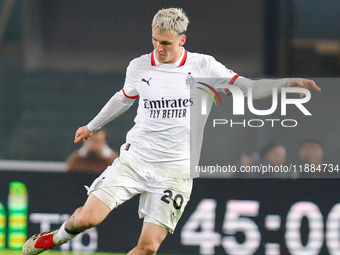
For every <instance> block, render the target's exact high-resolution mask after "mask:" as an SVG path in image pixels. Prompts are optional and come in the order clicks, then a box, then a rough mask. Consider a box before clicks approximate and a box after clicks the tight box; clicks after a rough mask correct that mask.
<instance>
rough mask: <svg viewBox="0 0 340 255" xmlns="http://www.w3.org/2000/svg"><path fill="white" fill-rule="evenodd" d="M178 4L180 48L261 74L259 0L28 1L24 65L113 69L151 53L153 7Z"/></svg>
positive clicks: (76, 68)
mask: <svg viewBox="0 0 340 255" xmlns="http://www.w3.org/2000/svg"><path fill="white" fill-rule="evenodd" d="M165 7H182V8H183V9H184V10H185V11H186V13H187V15H188V17H189V19H190V21H191V23H190V25H189V29H188V33H187V35H188V40H187V43H186V45H185V47H186V48H187V49H188V50H189V51H192V52H200V53H206V54H210V55H213V56H215V57H216V58H217V59H218V60H219V61H221V62H222V63H224V64H225V65H226V66H228V67H229V68H232V69H234V70H235V71H237V72H239V73H242V74H243V75H248V76H249V75H251V76H260V75H262V74H263V68H264V64H263V58H264V46H263V45H264V10H263V8H264V4H263V1H260V0H257V1H247V0H242V1H225V0H217V1H213V2H211V1H179V0H176V1H174V0H172V1H167V2H160V1H156V0H143V1H134V2H133V3H131V2H126V1H117V0H114V1H111V0H104V1H100V3H98V2H97V1H91V0H73V1H67V0H62V1H60V0H51V1H43V0H32V1H28V2H27V6H26V16H25V43H24V62H25V66H26V67H27V68H55V69H57V70H87V71H95V72H97V71H99V72H112V71H114V70H121V71H122V70H123V71H124V70H125V68H126V66H127V65H128V63H129V61H130V60H131V59H133V58H135V57H137V56H140V55H141V54H145V53H148V52H151V51H152V44H151V29H150V27H151V26H150V24H151V21H152V18H153V15H154V14H155V13H156V12H157V10H159V9H161V8H165Z"/></svg>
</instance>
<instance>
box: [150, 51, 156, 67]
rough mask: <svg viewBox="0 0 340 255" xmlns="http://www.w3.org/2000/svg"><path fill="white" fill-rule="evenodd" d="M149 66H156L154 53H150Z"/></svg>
mask: <svg viewBox="0 0 340 255" xmlns="http://www.w3.org/2000/svg"><path fill="white" fill-rule="evenodd" d="M151 65H152V66H155V65H156V61H155V54H154V51H152V52H151Z"/></svg>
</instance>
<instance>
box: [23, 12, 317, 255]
mask: <svg viewBox="0 0 340 255" xmlns="http://www.w3.org/2000/svg"><path fill="white" fill-rule="evenodd" d="M188 23H189V20H188V18H187V16H186V15H185V13H184V12H183V10H182V9H178V8H169V9H162V10H160V11H158V12H157V13H156V15H155V16H154V18H153V21H152V44H153V47H154V50H153V51H152V52H151V53H150V54H145V55H142V56H141V57H138V58H136V59H134V60H132V61H131V62H130V64H129V66H128V68H127V73H126V80H125V83H124V86H123V88H122V89H121V90H120V91H119V92H117V93H116V94H115V95H114V96H113V97H112V98H111V99H110V100H109V101H108V102H107V103H106V105H105V106H104V107H103V109H102V110H101V111H100V112H99V113H98V115H97V116H96V117H95V118H94V119H93V120H92V121H90V122H89V123H88V124H87V125H86V126H82V127H80V128H79V129H78V130H77V131H76V134H75V140H74V142H75V143H79V142H81V141H84V140H86V139H87V138H89V137H90V136H91V134H92V133H93V132H95V131H96V130H98V129H100V128H101V127H102V126H104V125H105V124H107V123H108V122H110V121H112V120H113V119H115V118H116V117H117V116H119V115H120V114H122V113H123V112H125V111H126V110H127V109H128V108H129V107H130V106H131V105H132V104H133V102H134V101H135V100H136V99H138V110H137V116H136V118H135V125H134V126H133V127H132V129H131V130H130V131H129V132H128V134H127V137H126V143H125V144H123V145H122V147H121V152H120V156H119V158H118V159H116V160H115V161H114V162H113V164H112V165H111V166H109V167H108V168H107V169H106V170H105V171H104V173H103V174H102V175H101V176H100V177H98V178H97V179H96V180H95V181H94V182H93V184H92V185H91V187H90V188H89V189H88V199H87V201H86V202H85V204H84V206H83V207H81V208H78V209H77V210H76V211H75V212H74V213H73V215H72V216H71V217H70V218H69V219H68V220H67V221H66V222H64V224H62V226H61V227H60V229H58V230H54V231H50V232H45V233H40V234H37V235H34V236H33V237H31V238H30V239H29V240H28V241H27V242H26V244H25V245H24V246H23V253H24V255H33V254H38V253H41V252H43V251H45V250H47V249H50V248H52V247H54V246H59V245H61V244H63V243H66V242H67V241H69V240H71V239H72V238H73V237H75V236H76V235H77V234H79V233H81V232H83V231H85V230H86V229H88V228H91V227H93V226H96V225H98V224H99V223H101V222H102V221H103V220H104V219H105V218H106V216H107V215H108V214H109V213H110V212H111V211H112V210H113V209H115V208H116V207H118V206H119V205H120V204H122V203H124V202H125V201H127V200H129V199H131V198H132V197H133V196H135V195H138V194H139V195H140V200H139V210H138V212H139V216H140V218H144V223H143V227H142V230H141V234H140V238H139V240H138V243H137V245H136V247H134V248H133V249H132V250H131V251H130V252H129V253H128V254H130V255H132V254H156V252H157V250H158V248H159V246H160V244H161V243H162V241H163V240H164V238H165V237H166V236H167V234H168V233H173V231H174V229H175V227H176V224H177V222H178V220H179V219H180V217H181V215H182V213H183V210H184V208H185V206H186V204H187V202H188V201H189V197H190V193H191V189H192V176H191V175H190V164H192V162H197V161H198V156H199V153H200V149H198V150H195V152H194V153H193V150H190V148H194V147H193V144H190V142H192V141H190V133H191V132H190V131H191V130H190V116H191V115H192V114H200V112H199V111H192V110H191V108H194V107H195V106H197V105H199V103H198V100H196V99H197V98H194V96H192V94H191V93H190V91H191V90H192V89H191V88H192V82H193V79H196V78H198V79H199V78H210V80H209V81H210V84H207V85H209V86H210V87H211V88H213V87H214V86H215V85H217V84H221V82H222V83H223V82H224V83H225V84H233V85H234V86H238V87H239V88H241V90H242V91H244V92H246V91H247V88H248V87H252V88H253V93H254V97H256V98H261V97H265V96H267V95H271V93H272V88H273V87H277V88H281V87H284V86H292V87H302V88H308V89H315V90H317V91H320V88H319V87H318V86H317V85H316V84H315V83H314V81H312V80H307V79H300V78H294V79H278V80H266V79H265V80H257V81H254V80H250V79H247V78H243V77H239V75H237V74H236V73H234V72H233V71H231V70H229V69H228V68H226V67H225V66H224V65H222V64H221V63H219V62H217V61H216V60H215V59H214V58H213V57H211V56H208V55H203V54H197V53H191V52H189V51H187V50H186V49H185V48H184V47H183V45H184V44H185V42H186V35H185V33H186V31H187V26H188ZM197 84H199V83H197ZM220 90H221V89H220ZM195 91H199V90H195ZM221 91H224V90H223V89H222V90H221ZM202 93H203V92H202ZM206 118H207V117H206V116H202V118H200V117H197V118H196V120H197V126H198V127H197V130H196V132H197V133H196V134H197V139H195V142H196V145H197V146H196V147H195V148H200V146H201V145H200V143H201V140H202V136H203V127H204V121H205V120H206ZM195 124H196V123H195ZM197 141H198V142H197ZM190 152H191V153H190ZM192 157H194V161H192ZM190 161H192V162H190ZM197 163H198V162H197Z"/></svg>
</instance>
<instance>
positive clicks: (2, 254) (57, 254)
mask: <svg viewBox="0 0 340 255" xmlns="http://www.w3.org/2000/svg"><path fill="white" fill-rule="evenodd" d="M45 254H46V255H75V254H77V255H109V254H110V255H123V253H104V252H95V253H73V252H67V253H64V252H61V251H46V252H43V253H41V255H45ZM0 255H22V252H21V251H11V250H7V249H6V250H0Z"/></svg>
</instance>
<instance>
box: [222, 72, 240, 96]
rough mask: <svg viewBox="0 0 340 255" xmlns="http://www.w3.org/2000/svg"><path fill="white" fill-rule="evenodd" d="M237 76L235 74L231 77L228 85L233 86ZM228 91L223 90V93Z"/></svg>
mask: <svg viewBox="0 0 340 255" xmlns="http://www.w3.org/2000/svg"><path fill="white" fill-rule="evenodd" d="M239 76H240V75H238V74H235V75H234V76H233V78H231V80H230V82H229V85H233V84H234V82H235V80H236V79H237V78H238V77H239ZM228 91H229V89H225V90H224V92H225V93H227V92H228ZM228 95H230V92H229V93H228Z"/></svg>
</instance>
